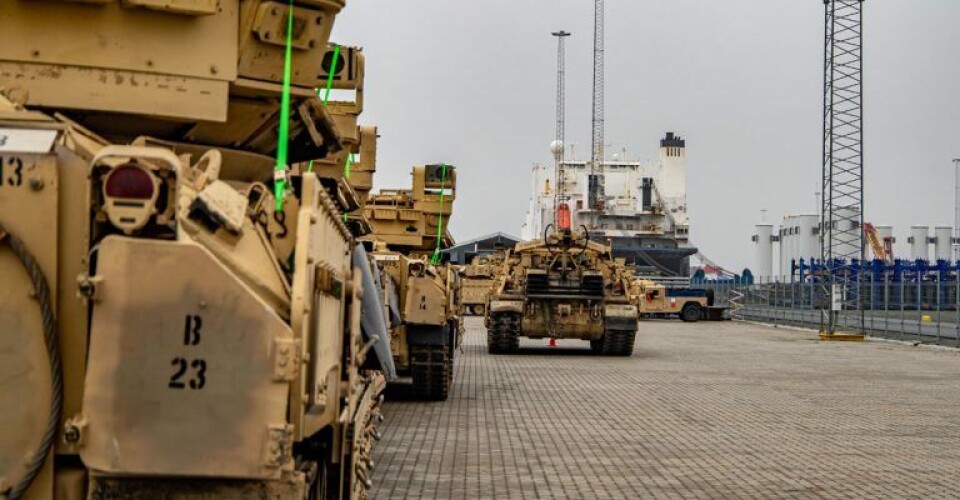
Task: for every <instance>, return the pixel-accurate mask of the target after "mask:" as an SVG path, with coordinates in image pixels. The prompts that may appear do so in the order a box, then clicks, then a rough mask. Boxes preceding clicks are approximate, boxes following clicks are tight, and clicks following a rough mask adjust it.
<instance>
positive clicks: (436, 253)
mask: <svg viewBox="0 0 960 500" xmlns="http://www.w3.org/2000/svg"><path fill="white" fill-rule="evenodd" d="M446 184H447V164H446V163H444V164H443V166H442V167H441V170H440V221H439V222H438V223H437V248H436V249H434V250H433V257H430V263H431V264H433V265H437V264H439V263H440V240H441V239H442V238H443V195H444V194H445V193H444V190H445V189H446V188H445V186H446Z"/></svg>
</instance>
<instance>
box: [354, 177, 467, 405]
mask: <svg viewBox="0 0 960 500" xmlns="http://www.w3.org/2000/svg"><path fill="white" fill-rule="evenodd" d="M456 184H457V176H456V168H455V167H453V166H452V165H425V166H417V167H414V168H413V186H412V188H411V189H404V190H382V191H380V192H379V193H376V194H372V195H370V197H369V198H368V200H367V204H366V206H365V209H364V212H365V215H366V217H367V218H368V219H369V220H370V223H371V224H372V226H373V232H372V233H371V234H369V235H367V236H365V237H364V239H365V240H366V241H367V242H368V245H370V246H371V250H372V252H371V255H372V256H373V258H374V259H375V260H376V261H377V263H378V264H379V265H380V267H381V270H382V271H383V274H384V279H383V280H382V285H383V296H384V302H385V304H386V307H387V309H388V314H387V316H388V317H389V321H390V332H391V352H392V353H393V356H394V361H395V365H396V367H397V371H398V373H399V374H400V375H403V376H409V377H410V378H411V379H412V384H413V395H414V397H417V398H420V399H428V400H445V399H447V397H448V395H449V391H450V387H451V385H452V384H453V363H454V357H455V355H456V351H457V347H458V346H459V343H460V339H461V337H462V326H461V323H460V316H461V308H462V306H461V301H460V282H459V274H458V273H457V271H456V269H454V268H453V267H452V266H450V265H448V264H447V263H445V262H442V259H441V258H440V257H441V253H440V250H441V249H444V248H447V247H449V246H451V245H452V243H453V238H452V237H451V236H450V234H449V231H447V224H448V222H449V220H450V216H451V215H452V213H453V202H454V200H455V199H456Z"/></svg>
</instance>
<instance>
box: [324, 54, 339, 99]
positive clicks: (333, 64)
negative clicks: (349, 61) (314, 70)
mask: <svg viewBox="0 0 960 500" xmlns="http://www.w3.org/2000/svg"><path fill="white" fill-rule="evenodd" d="M339 60H340V46H339V45H334V46H333V61H331V62H330V74H328V75H327V92H326V93H325V94H324V95H323V105H324V106H326V105H327V101H329V100H330V89H332V88H333V75H334V74H336V72H337V62H338V61H339Z"/></svg>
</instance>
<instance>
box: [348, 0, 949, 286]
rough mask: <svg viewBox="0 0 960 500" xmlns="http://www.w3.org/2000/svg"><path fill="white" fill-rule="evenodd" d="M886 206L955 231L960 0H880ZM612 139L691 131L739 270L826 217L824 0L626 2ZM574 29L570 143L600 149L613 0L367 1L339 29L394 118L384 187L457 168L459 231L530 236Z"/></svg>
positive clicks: (872, 43) (711, 251)
mask: <svg viewBox="0 0 960 500" xmlns="http://www.w3.org/2000/svg"><path fill="white" fill-rule="evenodd" d="M864 12H865V14H864V16H865V20H864V25H865V28H864V40H865V46H866V49H865V54H866V55H865V66H864V67H865V87H866V110H865V115H866V166H865V172H866V173H865V184H866V188H865V190H866V192H865V198H866V202H865V205H866V219H867V220H868V221H872V222H874V223H876V224H893V225H895V226H896V227H895V235H896V236H897V237H898V240H899V241H898V248H897V249H898V250H899V251H900V253H905V252H906V236H907V232H908V231H909V226H910V225H912V224H929V225H931V226H934V225H938V224H947V225H952V223H953V203H954V191H953V188H954V171H953V168H952V164H951V159H953V158H956V157H960V99H958V91H960V25H958V24H957V21H958V20H960V1H958V0H867V1H866V2H865V6H864ZM606 18H607V27H606V30H607V37H606V49H607V50H606V65H607V73H606V78H607V86H606V90H607V92H606V96H607V108H606V118H607V128H606V137H607V142H608V143H611V144H613V145H614V148H613V149H614V150H620V148H622V147H626V148H627V149H628V150H629V151H630V152H631V154H632V155H639V156H640V157H641V158H643V159H653V158H656V156H657V154H658V146H659V144H658V140H659V139H660V137H661V136H662V135H663V133H664V132H666V131H668V130H669V131H675V132H678V133H680V134H681V135H683V136H684V137H685V138H686V139H687V172H688V179H687V183H688V204H689V211H690V219H691V239H692V240H693V241H694V242H695V244H696V245H698V246H699V247H700V249H701V251H703V252H705V253H706V254H707V255H708V256H710V257H711V258H712V259H713V260H716V261H718V262H719V263H720V264H722V265H725V266H727V267H728V268H730V269H734V270H739V269H742V268H743V267H746V266H751V265H752V260H753V251H752V247H751V243H750V235H751V234H753V226H754V224H756V223H757V222H758V221H759V218H760V211H761V209H766V210H768V215H767V221H768V222H774V223H776V222H779V220H780V218H781V217H782V216H783V215H784V214H787V213H793V214H797V213H813V212H814V211H815V210H816V202H815V196H814V192H815V191H817V190H818V189H819V188H818V186H819V182H820V162H821V160H820V156H821V145H820V142H821V118H820V116H821V101H822V85H823V84H822V65H823V62H822V53H823V3H822V2H821V1H819V0H806V1H801V0H723V1H716V0H670V1H648V0H609V1H607V2H606ZM559 29H565V30H567V31H570V32H572V33H573V36H572V37H571V38H568V39H567V41H568V43H567V69H568V75H567V142H568V143H574V144H577V145H578V146H579V151H580V153H579V155H578V156H580V157H583V156H585V155H584V153H587V152H588V150H589V141H590V139H589V137H590V107H591V104H590V95H591V76H592V30H593V2H591V1H588V0H549V1H547V0H487V1H483V2H476V1H463V0H349V1H348V3H347V8H346V10H345V11H344V12H343V13H342V14H341V15H340V16H339V17H338V19H337V24H336V27H335V30H334V36H333V40H334V41H336V42H338V43H342V44H351V45H361V46H363V47H364V52H365V53H366V56H367V79H366V100H365V106H366V107H365V110H364V113H363V116H362V117H361V121H362V122H364V123H367V124H375V125H378V126H379V127H380V135H381V139H380V143H379V151H378V165H379V170H378V172H377V175H376V185H377V187H402V186H405V185H408V184H409V171H410V166H411V165H413V164H418V163H420V164H422V163H434V162H449V163H452V164H455V165H456V166H457V167H458V176H459V185H458V188H459V189H458V193H457V197H458V199H457V201H456V205H455V207H454V210H455V213H454V216H453V221H452V223H451V228H452V231H453V233H454V236H455V237H456V238H457V239H458V240H461V241H462V240H467V239H470V238H473V237H476V236H480V235H483V234H487V233H491V232H494V231H504V232H507V233H511V234H514V235H519V232H520V225H521V224H522V221H523V216H524V213H525V210H526V207H527V203H528V199H529V196H530V189H531V186H530V167H531V165H532V164H533V163H534V162H550V161H551V156H550V153H549V148H548V146H549V143H550V141H551V140H552V139H553V135H554V117H555V114H554V99H555V64H556V52H555V51H556V42H555V39H554V38H553V37H552V36H550V32H551V31H556V30H559Z"/></svg>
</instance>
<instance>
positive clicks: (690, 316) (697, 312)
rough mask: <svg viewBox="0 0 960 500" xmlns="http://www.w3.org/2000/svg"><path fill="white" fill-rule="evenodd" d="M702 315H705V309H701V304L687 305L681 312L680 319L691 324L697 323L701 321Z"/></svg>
mask: <svg viewBox="0 0 960 500" xmlns="http://www.w3.org/2000/svg"><path fill="white" fill-rule="evenodd" d="M701 314H703V308H702V307H700V304H687V305H685V306H683V309H682V310H681V311H680V319H682V320H684V321H686V322H689V323H696V322H697V321H700V316H701Z"/></svg>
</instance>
